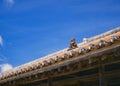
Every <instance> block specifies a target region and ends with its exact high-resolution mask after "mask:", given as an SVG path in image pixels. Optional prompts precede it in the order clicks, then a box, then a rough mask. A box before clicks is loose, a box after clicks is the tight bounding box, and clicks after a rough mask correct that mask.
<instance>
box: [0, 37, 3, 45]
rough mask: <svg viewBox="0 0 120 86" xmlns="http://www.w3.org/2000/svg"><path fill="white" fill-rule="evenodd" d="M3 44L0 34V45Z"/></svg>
mask: <svg viewBox="0 0 120 86" xmlns="http://www.w3.org/2000/svg"><path fill="white" fill-rule="evenodd" d="M2 45H3V38H2V36H0V46H2Z"/></svg>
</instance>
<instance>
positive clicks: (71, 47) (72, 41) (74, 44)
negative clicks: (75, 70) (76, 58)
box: [68, 38, 78, 51]
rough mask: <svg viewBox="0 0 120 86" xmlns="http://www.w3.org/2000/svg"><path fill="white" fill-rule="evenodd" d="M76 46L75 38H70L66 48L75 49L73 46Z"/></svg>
mask: <svg viewBox="0 0 120 86" xmlns="http://www.w3.org/2000/svg"><path fill="white" fill-rule="evenodd" d="M77 47H78V46H77V44H76V40H75V38H72V39H71V40H70V46H69V48H68V51H69V50H72V49H75V48H77Z"/></svg>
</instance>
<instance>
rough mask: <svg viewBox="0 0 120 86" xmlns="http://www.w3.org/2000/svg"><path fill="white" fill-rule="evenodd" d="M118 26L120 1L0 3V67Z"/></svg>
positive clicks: (21, 0) (26, 0)
mask: <svg viewBox="0 0 120 86" xmlns="http://www.w3.org/2000/svg"><path fill="white" fill-rule="evenodd" d="M118 26H120V0H0V36H2V38H3V45H2V46H0V64H3V63H9V64H12V65H13V66H14V67H15V66H18V65H21V64H24V63H27V62H29V61H32V60H34V59H37V58H40V57H42V56H45V55H48V54H50V53H53V52H55V51H58V50H61V49H64V48H66V47H68V46H69V41H70V39H71V38H72V37H75V38H76V40H77V43H79V42H82V39H83V38H84V37H91V36H95V35H98V34H100V33H103V32H106V31H108V30H111V29H113V28H115V27H118Z"/></svg>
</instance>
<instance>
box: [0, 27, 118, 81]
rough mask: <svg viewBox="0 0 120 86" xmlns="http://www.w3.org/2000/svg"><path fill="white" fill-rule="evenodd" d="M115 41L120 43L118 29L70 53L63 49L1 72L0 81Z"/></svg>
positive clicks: (90, 39)
mask: <svg viewBox="0 0 120 86" xmlns="http://www.w3.org/2000/svg"><path fill="white" fill-rule="evenodd" d="M116 41H120V27H118V28H116V29H113V30H111V31H108V32H106V33H103V34H101V35H98V36H95V37H92V38H89V39H88V40H87V43H84V42H82V43H80V44H78V48H76V49H73V50H70V51H67V49H64V50H61V51H59V52H55V53H53V54H50V55H48V56H45V57H43V58H40V59H37V60H34V61H32V62H29V63H26V64H23V65H21V66H18V67H16V68H14V69H11V70H9V71H5V72H2V73H0V80H3V79H6V78H8V77H11V76H15V75H19V74H23V73H26V72H29V71H33V70H36V69H40V68H41V69H42V68H44V67H47V66H50V65H54V64H55V63H59V62H62V61H65V60H67V59H70V58H71V57H78V56H80V55H84V54H86V53H89V52H90V51H94V50H96V49H100V48H103V47H106V46H110V45H112V44H114V43H115V42H116Z"/></svg>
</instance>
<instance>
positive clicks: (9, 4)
mask: <svg viewBox="0 0 120 86" xmlns="http://www.w3.org/2000/svg"><path fill="white" fill-rule="evenodd" d="M4 1H5V3H6V5H7V6H12V5H13V4H14V3H15V2H14V0H4Z"/></svg>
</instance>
